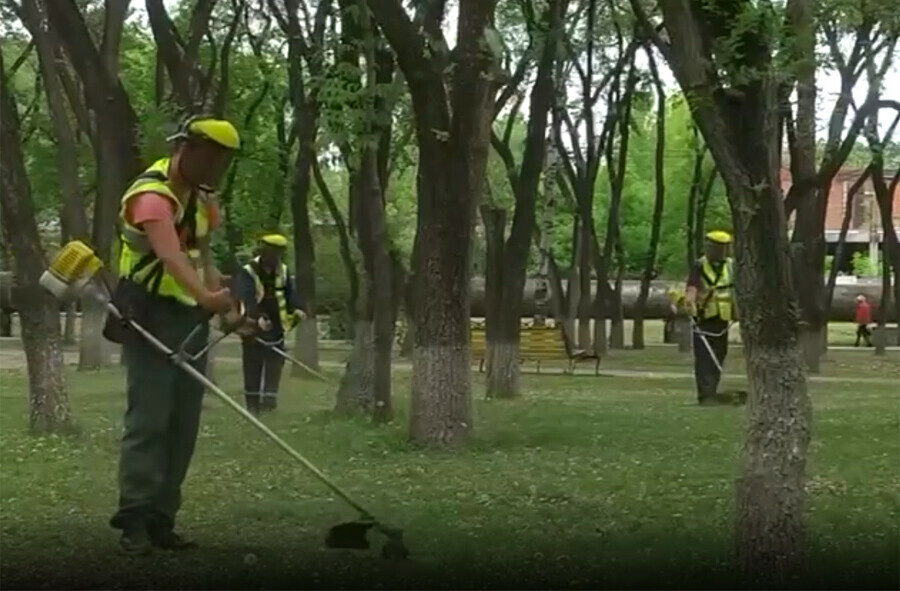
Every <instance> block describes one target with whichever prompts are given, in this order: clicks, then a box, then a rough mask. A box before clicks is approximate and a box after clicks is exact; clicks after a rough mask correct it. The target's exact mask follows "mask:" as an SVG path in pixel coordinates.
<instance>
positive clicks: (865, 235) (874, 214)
mask: <svg viewBox="0 0 900 591" xmlns="http://www.w3.org/2000/svg"><path fill="white" fill-rule="evenodd" d="M862 173H863V169H850V168H844V169H841V170H840V171H839V172H838V173H837V175H835V177H834V180H833V181H832V183H831V190H830V191H829V193H828V205H827V208H826V211H825V240H826V242H827V243H828V254H829V255H834V253H835V250H836V247H837V241H838V238H839V237H840V233H841V225H842V224H843V222H844V214H845V212H846V204H847V192H848V191H849V190H850V187H851V186H852V185H853V183H854V182H855V181H856V180H857V179H858V178H859V176H860V175H861V174H862ZM893 174H894V171H885V177H886V178H887V181H888V183H890V180H891V178H892V177H893ZM790 187H791V173H790V171H789V170H788V169H787V168H783V169H782V170H781V189H782V191H783V192H784V194H785V195H787V193H788V190H789V189H790ZM893 197H894V199H893V200H894V208H893V219H894V229H895V231H897V232H898V236H900V185H898V186H897V187H896V188H895V189H894V196H893ZM789 224H791V225H793V216H792V218H791V220H789ZM883 240H884V234H883V231H882V227H881V213H880V212H879V211H878V204H877V203H876V202H875V191H874V190H873V189H872V182H871V181H870V180H866V182H865V184H863V186H862V187H861V188H860V189H859V191H858V192H857V193H856V197H855V198H854V199H853V205H852V211H851V213H850V227H849V230H848V231H847V240H846V246H845V248H844V256H842V257H841V259H842V260H841V261H837V264H838V270H840V271H842V272H848V273H849V272H852V265H851V261H852V257H853V253H855V252H860V253H863V254H867V255H868V256H869V259H870V260H873V261H875V260H881V250H882V243H883Z"/></svg>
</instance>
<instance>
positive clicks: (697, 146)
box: [685, 124, 706, 269]
mask: <svg viewBox="0 0 900 591" xmlns="http://www.w3.org/2000/svg"><path fill="white" fill-rule="evenodd" d="M691 131H692V132H693V139H694V168H693V174H692V176H691V189H690V193H689V194H688V204H687V232H686V234H687V247H686V249H685V256H686V257H687V261H686V262H687V267H686V268H687V269H690V268H691V267H693V266H694V263H695V262H697V259H698V258H699V253H698V252H697V240H696V238H695V237H696V235H697V227H698V215H697V209H698V205H699V203H700V192H701V190H702V189H701V186H700V183H702V182H703V159H704V157H705V156H706V146H704V145H702V140H701V139H700V130H699V129H697V125H696V124H694V125H693V126H692V128H691Z"/></svg>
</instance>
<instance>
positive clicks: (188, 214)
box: [128, 170, 197, 294]
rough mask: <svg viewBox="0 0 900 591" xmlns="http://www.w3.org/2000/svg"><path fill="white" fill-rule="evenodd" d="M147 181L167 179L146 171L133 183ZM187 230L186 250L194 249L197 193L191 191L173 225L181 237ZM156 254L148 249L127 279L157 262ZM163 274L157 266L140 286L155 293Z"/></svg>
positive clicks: (166, 180) (157, 173)
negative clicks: (184, 206)
mask: <svg viewBox="0 0 900 591" xmlns="http://www.w3.org/2000/svg"><path fill="white" fill-rule="evenodd" d="M143 180H148V181H156V182H160V183H167V182H168V181H169V177H168V176H166V174H165V173H164V172H162V171H161V170H147V171H144V172H143V173H141V174H139V175H138V176H137V177H136V178H135V179H134V182H135V183H137V182H139V181H143ZM185 230H187V232H188V235H187V241H186V242H187V244H186V246H187V247H188V248H194V247H196V245H197V237H196V232H197V192H196V191H194V190H192V191H191V194H190V197H189V198H188V204H187V207H186V208H185V210H184V215H182V216H181V219H180V220H178V221H177V222H176V223H175V232H176V233H177V234H178V235H179V237H180V236H181V233H182V232H184V231H185ZM157 260H158V259H157V256H156V253H155V252H154V251H153V249H150V250H149V251H148V252H147V253H146V254H144V256H142V257H141V258H140V259H138V262H137V263H135V265H134V266H133V267H132V268H131V271H130V272H129V274H128V279H131V280H134V276H135V275H136V274H137V273H140V272H141V271H142V270H143V269H146V268H147V267H148V266H150V265H151V264H153V263H155V262H156V261H157ZM164 274H165V269H164V268H163V265H161V264H160V265H157V266H156V268H155V269H153V270H152V271H150V272H149V273H148V274H147V276H146V277H144V278H143V279H142V280H141V282H140V283H141V285H143V286H144V287H145V288H146V289H147V290H148V291H149V292H150V293H153V294H155V293H157V292H158V291H159V287H160V285H161V284H162V279H163V275H164Z"/></svg>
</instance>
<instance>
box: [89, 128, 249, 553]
mask: <svg viewBox="0 0 900 591" xmlns="http://www.w3.org/2000/svg"><path fill="white" fill-rule="evenodd" d="M169 139H170V140H171V141H173V142H174V149H173V153H172V155H171V157H169V158H163V159H161V160H158V161H156V162H155V163H153V165H151V166H150V167H149V168H148V169H147V170H146V171H145V172H144V173H142V174H141V175H139V176H138V177H137V178H136V179H135V180H134V182H133V184H132V185H131V186H130V187H129V188H128V189H127V191H126V192H125V194H124V196H123V197H122V203H121V209H120V222H121V230H122V236H121V241H122V249H121V255H120V259H119V276H120V279H119V282H118V285H117V288H116V292H115V294H114V301H115V302H116V303H117V305H118V307H119V308H120V310H122V311H123V312H124V313H125V314H128V315H130V316H131V317H132V318H134V319H135V320H137V321H138V322H139V323H140V324H142V325H143V326H144V327H146V328H147V329H148V330H150V332H152V333H153V334H154V336H156V337H157V338H158V339H159V340H161V341H162V342H163V343H164V344H166V345H167V346H168V347H169V348H171V349H173V350H175V351H178V350H180V349H181V348H182V346H184V350H185V352H187V353H190V354H193V353H196V352H198V351H199V350H200V349H201V348H202V347H203V345H204V344H205V343H206V341H207V339H208V337H209V320H210V316H211V314H212V313H215V312H223V311H226V310H229V309H231V307H232V303H233V302H232V299H231V296H230V294H229V290H228V289H225V288H223V285H222V276H221V275H220V274H219V272H218V271H217V269H216V267H215V265H214V263H213V259H212V255H211V252H210V247H209V238H210V232H211V231H212V230H214V229H215V228H216V227H217V226H218V225H219V213H218V208H217V206H216V202H215V198H214V196H213V195H212V190H213V187H214V186H215V185H216V184H217V183H218V182H219V181H220V179H221V178H222V176H223V174H224V172H225V170H226V169H227V167H228V165H229V164H230V161H231V159H232V156H233V154H234V152H235V150H237V149H238V148H239V146H240V138H239V136H238V133H237V130H236V129H235V128H234V127H233V126H232V125H231V124H230V123H229V122H227V121H223V120H219V119H212V118H193V119H189V120H187V121H186V122H185V123H184V124H183V125H182V127H181V129H180V131H179V132H178V133H176V134H175V135H174V136H172V137H171V138H169ZM195 329H198V332H196V333H195V334H194V335H193V337H192V338H191V339H190V340H189V342H188V343H185V341H186V339H187V337H188V336H189V335H190V334H191V332H192V331H193V330H195ZM104 333H105V334H106V336H107V338H109V339H110V340H113V341H115V342H120V343H121V344H122V354H123V357H124V362H125V367H126V372H127V409H126V411H125V429H124V431H125V432H124V436H123V438H122V446H121V457H120V460H119V508H118V511H117V512H116V514H115V515H114V516H113V517H112V519H111V520H110V524H111V525H112V526H113V527H114V528H116V529H121V530H122V537H121V539H120V546H121V548H122V550H123V551H124V552H125V553H127V554H146V553H149V552H150V551H151V550H152V549H153V547H158V548H162V549H167V550H177V549H184V548H190V547H192V546H194V544H193V543H192V542H189V541H188V540H186V539H185V538H183V537H181V536H180V535H178V534H176V533H175V531H174V528H175V515H176V513H177V512H178V510H179V508H180V506H181V484H182V482H183V480H184V478H185V475H186V474H187V470H188V466H189V465H190V462H191V458H192V456H193V452H194V445H195V442H196V439H197V431H198V428H199V423H200V410H201V406H202V404H201V403H202V399H203V385H202V384H200V383H199V382H198V381H196V380H194V379H192V378H191V377H190V376H189V375H188V374H187V373H186V372H184V371H182V370H181V369H179V368H178V367H177V366H176V365H175V364H173V363H172V362H171V361H170V360H169V359H168V358H166V356H164V355H163V354H162V353H160V352H159V351H158V350H157V349H155V348H154V347H152V346H150V345H149V344H148V343H147V342H146V341H145V340H144V339H143V338H142V337H141V336H140V335H137V334H136V333H134V332H131V331H130V330H128V329H125V328H123V326H122V325H121V324H117V322H116V321H114V320H112V321H110V322H108V323H107V326H106V329H105V330H104ZM194 365H195V367H196V368H197V369H198V370H200V371H205V369H206V358H205V356H203V357H201V358H200V359H198V360H197V361H196V362H194Z"/></svg>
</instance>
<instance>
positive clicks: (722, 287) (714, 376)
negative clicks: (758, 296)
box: [685, 230, 736, 405]
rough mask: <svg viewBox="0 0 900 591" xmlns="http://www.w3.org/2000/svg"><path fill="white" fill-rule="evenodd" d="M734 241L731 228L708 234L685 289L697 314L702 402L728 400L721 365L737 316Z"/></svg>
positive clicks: (695, 332) (696, 373)
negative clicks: (722, 386) (731, 252)
mask: <svg viewBox="0 0 900 591" xmlns="http://www.w3.org/2000/svg"><path fill="white" fill-rule="evenodd" d="M730 244H731V234H729V233H728V232H724V231H721V230H717V231H712V232H709V233H708V234H706V249H705V250H706V254H705V255H704V256H702V257H700V259H699V260H698V261H697V263H696V264H695V265H694V266H693V267H692V268H691V272H690V275H689V276H688V281H687V290H686V292H685V304H686V306H687V309H688V312H689V313H690V315H691V316H692V317H693V318H694V326H693V349H694V377H695V379H696V383H697V401H698V402H699V403H700V404H701V405H709V404H716V403H720V402H724V400H720V396H719V394H718V387H719V381H720V379H721V377H722V375H721V372H720V370H719V367H721V366H722V365H723V364H724V363H725V357H726V356H727V355H728V328H729V325H730V323H731V321H732V320H734V319H735V317H736V315H735V306H734V286H733V281H734V261H733V260H732V258H731V257H730V256H728V251H729V245H730ZM704 338H705V340H706V343H704V342H703V339H704ZM707 344H708V345H709V348H707ZM709 349H712V353H713V354H715V359H713V357H712V356H711V355H710V351H709ZM717 361H718V363H717Z"/></svg>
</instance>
